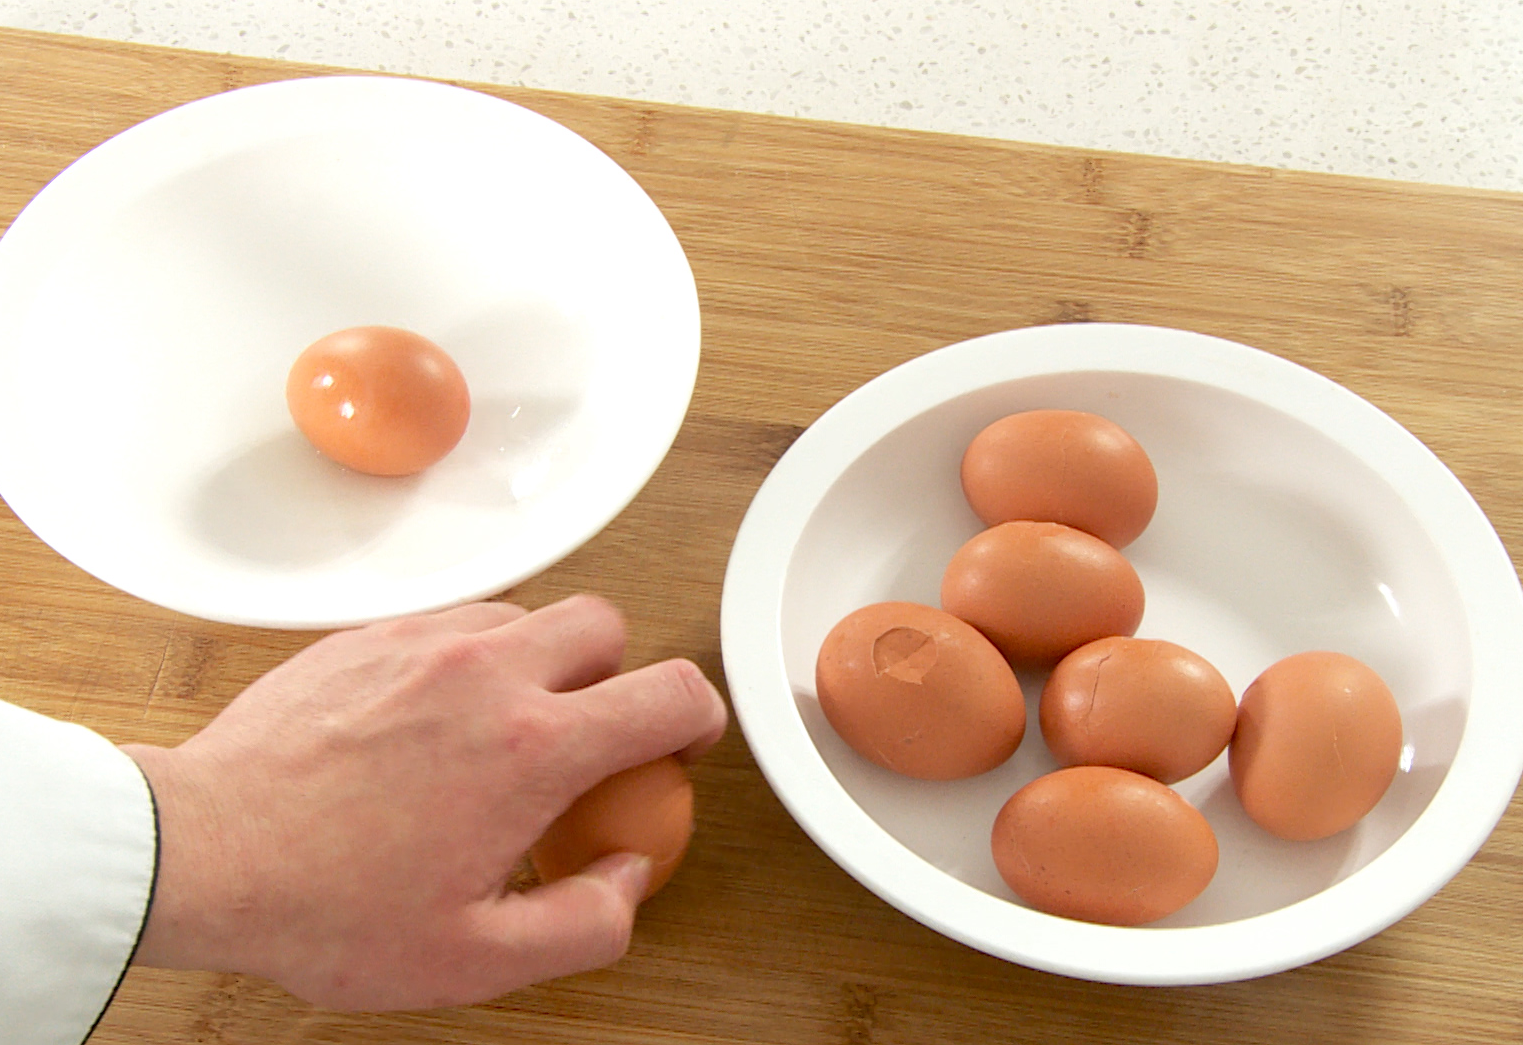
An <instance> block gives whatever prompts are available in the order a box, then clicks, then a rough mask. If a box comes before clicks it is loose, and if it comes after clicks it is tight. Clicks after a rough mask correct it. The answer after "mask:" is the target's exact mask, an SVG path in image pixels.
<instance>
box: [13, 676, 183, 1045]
mask: <svg viewBox="0 0 1523 1045" xmlns="http://www.w3.org/2000/svg"><path fill="white" fill-rule="evenodd" d="M157 847H158V830H157V827H156V824H155V819H154V808H153V797H152V795H151V794H150V793H149V790H148V783H147V781H146V780H144V779H143V774H142V773H141V772H140V771H139V769H138V767H137V763H136V762H134V761H133V760H132V759H131V758H129V757H128V756H127V755H126V754H124V753H123V752H122V751H121V750H120V749H118V748H117V747H116V746H115V745H114V744H112V743H111V742H110V741H108V740H106V739H105V738H104V737H102V736H100V735H99V734H98V733H93V732H91V731H90V730H88V729H86V728H84V727H83V726H76V725H72V724H70V723H66V722H58V721H55V720H53V719H50V718H47V717H45V716H43V715H38V714H36V713H35V712H31V711H26V710H24V709H22V708H19V707H16V706H15V705H13V704H7V703H5V702H3V701H0V1038H4V1040H5V1041H6V1042H7V1043H11V1045H79V1043H80V1042H82V1041H84V1040H85V1038H86V1037H88V1036H89V1034H90V1031H91V1030H92V1029H93V1028H94V1026H95V1024H96V1022H97V1021H98V1020H99V1019H100V1016H101V1013H102V1012H104V1011H105V1008H106V1003H107V1002H109V1001H110V1000H111V996H112V995H113V994H114V993H115V992H116V988H117V985H118V984H119V983H120V982H121V978H122V976H123V975H124V974H125V973H126V970H127V964H128V962H129V961H130V960H131V958H132V952H133V950H134V949H135V948H136V946H137V941H138V936H139V935H140V933H141V932H142V927H143V922H144V920H145V918H146V917H147V913H148V904H149V901H150V899H151V897H152V893H153V878H154V868H155V865H156V857H157Z"/></svg>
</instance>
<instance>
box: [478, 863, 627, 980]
mask: <svg viewBox="0 0 1523 1045" xmlns="http://www.w3.org/2000/svg"><path fill="white" fill-rule="evenodd" d="M650 875H651V861H650V857H648V856H642V855H639V854H637V853H615V854H613V855H612V856H605V857H603V858H602V859H600V860H598V861H596V862H594V863H592V864H590V865H588V866H587V867H586V868H584V869H583V870H582V871H580V872H578V873H577V874H574V875H570V876H568V877H566V878H562V879H560V880H558V881H555V882H552V883H550V884H549V885H541V886H538V887H537V888H534V889H530V890H529V891H528V892H523V893H509V894H508V895H507V896H504V897H503V898H502V899H501V900H499V901H495V902H494V903H493V904H492V905H491V906H490V907H489V908H488V909H487V911H486V913H485V914H484V924H483V925H482V926H480V928H481V930H482V932H481V938H482V939H483V941H484V943H485V944H486V946H487V948H488V950H489V951H490V952H491V953H490V954H488V955H486V956H485V960H484V961H482V963H481V964H480V965H479V966H478V968H480V970H481V971H482V973H483V974H486V975H492V976H493V977H494V978H495V979H496V980H497V983H496V984H495V985H494V987H493V990H494V992H495V993H496V994H505V993H507V992H508V991H511V990H515V989H517V988H519V987H524V986H527V985H529V984H531V983H539V982H541V981H543V980H551V979H555V978H556V977H558V976H569V975H571V974H572V973H577V972H585V971H587V970H589V969H600V968H602V967H603V966H605V965H612V964H613V963H614V962H616V961H618V960H619V959H620V958H622V957H623V956H624V952H625V951H627V950H628V949H629V940H630V936H631V934H632V933H633V931H634V924H635V908H636V907H638V906H639V904H640V901H641V899H643V898H644V896H645V888H646V885H647V884H648V883H649V882H650Z"/></svg>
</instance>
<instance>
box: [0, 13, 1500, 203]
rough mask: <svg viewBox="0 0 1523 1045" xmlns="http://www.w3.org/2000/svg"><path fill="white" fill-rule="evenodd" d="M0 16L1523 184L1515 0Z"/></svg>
mask: <svg viewBox="0 0 1523 1045" xmlns="http://www.w3.org/2000/svg"><path fill="white" fill-rule="evenodd" d="M0 25H6V26H10V27H16V28H25V29H39V30H44V31H51V32H62V33H74V34H78V35H85V36H96V37H105V38H109V39H116V40H130V41H137V42H142V43H154V44H167V45H171V46H177V47H188V48H195V49H199V50H207V51H229V52H233V53H235V54H240V55H251V56H258V57H269V58H289V59H293V60H300V61H309V62H322V63H329V64H336V65H345V66H352V67H357V68H363V69H373V70H383V71H391V72H404V73H414V74H420V75H426V76H438V77H447V78H455V79H470V80H478V81H487V82H492V83H503V84H521V85H526V86H531V87H545V88H552V89H556V90H565V91H578V92H585V93H592V94H607V95H616V96H619V97H625V98H640V99H649V100H653V101H664V102H679V103H685V104H694V105H704V106H715V107H719V108H728V109H741V110H746V111H752V112H768V113H781V114H785V115H794V116H807V117H815V118H819V119H829V120H846V121H850V122H855V123H868V124H878V125H886V126H893V127H909V128H916V129H921V130H936V131H950V132H954V133H965V134H977V135H986V136H991V137H999V138H1012V139H1018V140H1022V141H1031V142H1047V143H1054V144H1061V145H1077V146H1087V147H1094V148H1100V149H1113V150H1121V151H1127V152H1144V153H1152V154H1157V155H1167V156H1183V157H1189V158H1194V159H1209V160H1225V161H1229V162H1236V163H1253V164H1264V165H1270V166H1276V167H1289V168H1296V169H1301V170H1312V171H1328V172H1332V173H1339V174H1360V175H1373V176H1377V177H1392V178H1401V179H1405V180H1410V181H1423V182H1434V183H1440V184H1449V185H1463V186H1470V187H1476V188H1495V189H1508V190H1513V191H1523V0H1364V2H1356V0H1005V2H1003V3H1001V2H996V0H922V2H919V3H904V2H899V0H766V2H762V0H731V2H729V3H718V2H706V0H591V2H587V0H581V2H579V0H524V2H515V0H181V2H173V0H107V2H92V3H85V2H82V0H0Z"/></svg>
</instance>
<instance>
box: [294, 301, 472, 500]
mask: <svg viewBox="0 0 1523 1045" xmlns="http://www.w3.org/2000/svg"><path fill="white" fill-rule="evenodd" d="M286 405H287V406H288V407H289V408H290V411H291V418H292V420H294V421H295V422H296V427H297V428H299V429H301V432H302V434H303V435H305V436H306V437H307V438H308V439H309V440H311V442H312V445H313V446H315V447H317V448H318V449H319V450H321V451H322V452H323V453H325V454H327V455H328V456H329V457H331V458H333V459H334V460H335V461H337V462H338V463H339V464H342V465H347V466H348V467H350V468H353V469H354V470H355V471H357V472H366V473H368V474H370V475H411V474H413V473H414V472H420V471H422V470H423V469H425V468H427V467H428V466H429V465H431V464H433V463H434V462H436V461H438V460H439V459H440V458H442V457H443V456H444V455H445V454H447V453H449V452H450V451H451V450H453V449H454V448H455V444H456V443H458V442H460V437H461V436H462V435H464V434H465V426H466V424H467V423H468V422H469V421H470V418H471V395H470V392H469V391H468V390H467V389H466V386H465V377H464V375H462V374H461V373H460V368H459V367H457V366H456V365H455V361H454V360H452V359H450V357H449V356H448V355H446V354H445V352H444V350H443V349H442V348H440V347H439V346H438V345H436V344H434V343H433V342H432V341H429V340H428V339H427V338H425V337H422V336H420V335H418V334H414V333H412V332H411V331H408V330H399V329H397V328H396V327H351V328H349V329H348V330H340V331H338V332H337V333H334V334H329V335H328V336H327V337H324V338H320V339H318V340H317V341H314V342H313V343H312V344H311V345H309V346H308V347H307V349H306V351H304V352H302V354H301V355H300V356H298V357H297V359H296V362H295V363H294V364H293V365H292V366H291V372H290V373H289V374H288V375H287V377H286Z"/></svg>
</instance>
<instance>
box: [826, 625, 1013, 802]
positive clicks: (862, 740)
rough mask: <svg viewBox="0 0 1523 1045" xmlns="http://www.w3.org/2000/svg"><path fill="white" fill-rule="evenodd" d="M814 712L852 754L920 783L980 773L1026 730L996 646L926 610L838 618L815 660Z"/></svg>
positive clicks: (1000, 758) (1007, 751) (968, 628)
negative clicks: (817, 704)
mask: <svg viewBox="0 0 1523 1045" xmlns="http://www.w3.org/2000/svg"><path fill="white" fill-rule="evenodd" d="M815 689H816V692H817V694H818V696H819V700H820V710H821V711H823V712H824V714H825V718H826V720H827V721H828V722H829V723H830V724H831V726H832V728H834V729H835V731H836V732H837V733H838V734H840V736H841V738H842V739H843V740H845V741H846V743H847V744H848V745H849V746H850V747H851V748H852V749H853V750H854V751H856V752H857V753H858V754H860V755H862V756H863V757H864V758H866V759H868V760H870V761H872V762H875V763H877V764H878V765H880V766H882V767H884V768H885V769H891V770H893V771H894V772H896V773H903V774H905V775H906V776H912V777H918V778H920V779H923V780H952V779H957V778H961V777H969V776H975V775H977V774H979V773H984V772H987V771H988V770H990V769H993V768H994V767H995V766H998V765H1000V764H1001V763H1003V762H1004V761H1005V760H1006V759H1008V758H1009V757H1010V756H1011V755H1012V754H1013V753H1014V752H1015V749H1016V748H1017V747H1018V746H1020V742H1021V738H1022V737H1023V736H1024V735H1025V733H1026V704H1025V701H1024V699H1023V698H1022V695H1021V686H1020V683H1019V682H1018V681H1017V680H1016V677H1015V673H1014V672H1013V671H1011V669H1010V666H1009V665H1008V664H1007V663H1006V662H1005V659H1004V658H1003V657H1002V656H1001V655H1000V652H999V650H997V649H995V648H994V646H993V645H992V644H991V643H990V642H989V640H988V639H986V638H984V637H983V636H982V635H980V634H979V633H978V631H977V630H975V629H974V628H973V627H971V626H970V625H968V624H966V623H964V622H963V621H960V620H958V619H957V618H956V617H953V616H952V615H951V614H948V613H944V612H942V611H941V610H938V609H935V608H934V607H931V606H922V605H920V604H918V603H912V602H883V603H876V604H874V605H871V606H865V607H863V608H862V609H859V610H856V611H855V612H853V613H850V614H848V615H847V616H846V617H845V618H843V619H842V620H841V621H840V622H839V623H837V624H836V626H835V627H834V628H832V629H831V630H830V633H829V634H828V635H827V636H826V637H825V641H824V642H823V643H822V644H821V646H820V652H819V656H818V658H817V659H816V662H815Z"/></svg>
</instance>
